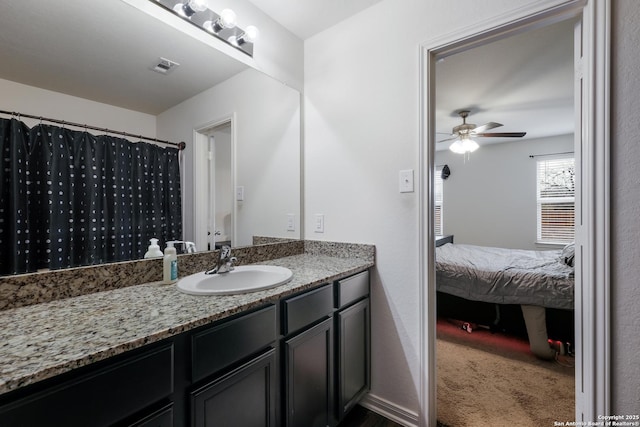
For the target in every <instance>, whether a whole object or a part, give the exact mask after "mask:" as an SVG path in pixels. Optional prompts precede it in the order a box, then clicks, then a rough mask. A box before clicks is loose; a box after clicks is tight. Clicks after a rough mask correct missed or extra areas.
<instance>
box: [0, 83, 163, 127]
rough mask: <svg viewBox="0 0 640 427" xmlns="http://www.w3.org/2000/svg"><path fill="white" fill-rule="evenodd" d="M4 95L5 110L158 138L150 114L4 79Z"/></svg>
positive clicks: (1, 87) (1, 100)
mask: <svg viewBox="0 0 640 427" xmlns="http://www.w3.org/2000/svg"><path fill="white" fill-rule="evenodd" d="M0 94H2V95H1V96H0V109H1V110H5V111H16V112H20V113H24V114H31V115H34V116H42V117H48V118H52V119H59V120H65V121H68V122H75V123H82V124H87V125H90V126H97V127H101V128H102V127H104V128H108V129H112V130H118V131H124V132H128V133H133V134H137V135H144V136H147V137H150V138H154V137H155V136H156V117H155V116H152V115H149V114H144V113H139V112H137V111H132V110H127V109H124V108H120V107H114V106H112V105H108V104H102V103H100V102H94V101H89V100H88V99H84V98H78V97H75V96H70V95H65V94H63V93H60V92H53V91H50V90H45V89H40V88H37V87H34V86H27V85H23V84H20V83H15V82H12V81H9V80H3V79H0ZM3 117H6V118H8V117H9V116H4V115H3ZM22 121H24V122H25V123H27V125H29V126H34V125H36V124H37V123H38V120H33V119H26V118H22ZM91 132H92V133H99V132H97V131H91Z"/></svg>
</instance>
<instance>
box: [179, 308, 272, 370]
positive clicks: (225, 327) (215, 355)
mask: <svg viewBox="0 0 640 427" xmlns="http://www.w3.org/2000/svg"><path fill="white" fill-rule="evenodd" d="M275 340H276V307H275V306H274V305H271V306H269V307H266V308H263V309H261V310H258V311H255V312H253V313H250V314H246V315H244V316H241V317H238V318H236V319H233V320H229V321H225V322H224V323H222V324H219V325H217V326H213V327H211V328H208V329H206V330H204V331H201V332H198V333H195V334H194V335H193V337H192V339H191V346H192V355H193V356H192V357H193V370H192V375H191V376H192V380H193V381H194V382H195V381H199V380H201V379H203V378H205V377H207V376H209V375H211V374H214V373H216V372H218V371H220V370H222V369H224V368H226V367H228V366H230V365H232V364H233V363H235V362H238V361H240V360H242V359H244V358H246V357H248V356H251V355H252V354H255V353H256V352H258V351H260V350H262V349H263V348H265V347H267V346H269V345H270V344H271V343H273V342H274V341H275Z"/></svg>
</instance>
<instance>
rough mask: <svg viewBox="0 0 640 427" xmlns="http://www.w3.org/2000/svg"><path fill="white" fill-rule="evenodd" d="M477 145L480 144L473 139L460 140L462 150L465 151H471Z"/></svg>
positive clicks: (477, 146) (476, 147)
mask: <svg viewBox="0 0 640 427" xmlns="http://www.w3.org/2000/svg"><path fill="white" fill-rule="evenodd" d="M479 147H480V146H479V145H478V143H477V142H475V141H474V140H473V139H469V138H466V139H465V140H463V141H462V149H463V150H464V151H463V152H465V153H473V152H474V151H476V150H477V149H478V148H479Z"/></svg>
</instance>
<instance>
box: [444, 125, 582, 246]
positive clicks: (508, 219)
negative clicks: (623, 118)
mask: <svg viewBox="0 0 640 427" xmlns="http://www.w3.org/2000/svg"><path fill="white" fill-rule="evenodd" d="M567 151H573V135H562V136H558V137H551V138H541V139H532V140H522V141H512V142H506V143H500V144H491V145H487V146H482V147H481V148H480V149H478V150H477V151H475V152H474V153H471V155H470V156H469V158H468V159H467V160H465V156H462V155H460V154H455V153H452V152H451V151H450V150H442V151H438V152H437V153H436V164H437V165H444V164H448V165H449V168H450V169H451V176H450V177H449V178H448V179H447V180H445V181H444V184H443V188H444V189H443V194H444V209H443V229H444V234H453V235H454V241H455V242H456V243H467V244H472V245H483V246H496V247H503V248H512V249H534V250H535V249H542V248H541V247H537V246H536V245H535V240H536V233H537V214H536V161H537V160H539V159H545V157H541V158H533V159H532V158H530V157H529V155H538V154H550V153H558V152H567ZM469 212H473V214H472V215H470V214H469Z"/></svg>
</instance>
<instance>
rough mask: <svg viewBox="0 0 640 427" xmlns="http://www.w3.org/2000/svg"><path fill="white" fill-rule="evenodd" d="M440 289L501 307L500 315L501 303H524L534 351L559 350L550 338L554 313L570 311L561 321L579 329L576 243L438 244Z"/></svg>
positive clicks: (546, 355) (548, 354)
mask: <svg viewBox="0 0 640 427" xmlns="http://www.w3.org/2000/svg"><path fill="white" fill-rule="evenodd" d="M436 289H437V291H438V292H439V294H447V295H452V296H454V297H457V298H461V299H464V300H466V301H477V302H480V303H485V304H491V305H495V307H496V309H495V310H496V313H497V316H498V317H500V307H502V306H504V305H506V306H508V305H516V306H519V307H520V309H521V311H522V317H523V318H524V323H525V326H526V332H527V335H528V338H529V343H530V347H531V350H532V352H533V353H534V354H535V355H536V356H538V357H541V358H550V357H553V356H554V355H555V352H553V351H552V350H550V348H549V345H548V342H547V339H548V333H547V317H548V316H547V314H548V311H549V310H553V311H554V314H557V313H558V312H560V313H565V314H567V316H564V318H565V319H568V320H560V321H561V322H565V323H567V325H565V326H567V328H571V329H573V323H572V317H573V307H574V267H573V245H567V246H566V247H565V248H563V249H559V250H547V251H529V250H520V249H504V248H494V247H485V246H475V245H463V244H453V243H447V244H444V245H442V246H439V247H437V248H436ZM465 311H466V310H465ZM460 315H461V316H464V315H465V313H460ZM561 317H562V316H561ZM463 318H464V317H463ZM498 320H499V319H497V320H496V322H497V321H498Z"/></svg>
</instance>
